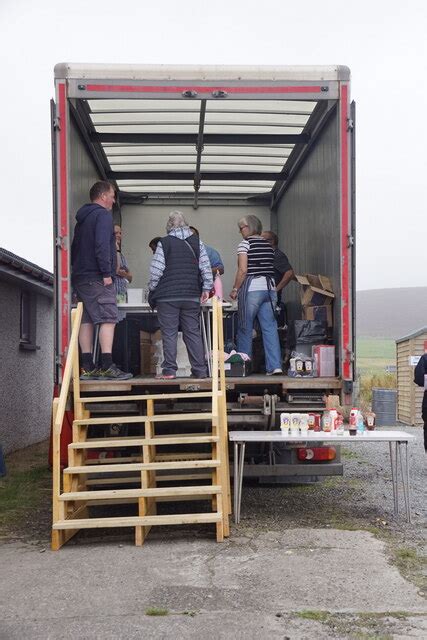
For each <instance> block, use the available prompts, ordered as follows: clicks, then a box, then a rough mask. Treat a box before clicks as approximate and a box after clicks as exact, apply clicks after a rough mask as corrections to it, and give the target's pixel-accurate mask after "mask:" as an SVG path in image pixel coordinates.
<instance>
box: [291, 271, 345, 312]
mask: <svg viewBox="0 0 427 640" xmlns="http://www.w3.org/2000/svg"><path fill="white" fill-rule="evenodd" d="M295 277H296V279H297V281H298V282H299V283H300V285H301V287H302V289H301V304H302V306H303V307H308V306H311V307H312V306H323V305H328V304H332V301H333V299H334V297H335V296H334V294H333V291H332V283H331V281H330V280H329V278H328V277H327V276H321V275H317V276H315V275H313V274H311V273H306V274H304V275H300V276H295Z"/></svg>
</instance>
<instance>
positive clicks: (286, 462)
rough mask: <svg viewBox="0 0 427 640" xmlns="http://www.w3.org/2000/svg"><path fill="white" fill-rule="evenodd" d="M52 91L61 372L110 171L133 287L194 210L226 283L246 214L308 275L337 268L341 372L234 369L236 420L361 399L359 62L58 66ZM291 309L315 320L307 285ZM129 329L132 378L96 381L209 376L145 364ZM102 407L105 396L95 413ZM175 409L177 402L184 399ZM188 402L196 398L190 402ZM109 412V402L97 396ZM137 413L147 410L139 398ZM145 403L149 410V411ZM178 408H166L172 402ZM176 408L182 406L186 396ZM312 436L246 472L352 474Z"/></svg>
mask: <svg viewBox="0 0 427 640" xmlns="http://www.w3.org/2000/svg"><path fill="white" fill-rule="evenodd" d="M54 75H55V92H56V93H55V100H52V103H51V116H52V148H53V202H54V207H53V209H54V243H55V269H54V271H55V315H56V320H55V382H56V384H57V385H60V383H61V379H62V373H63V367H64V363H65V359H66V355H67V347H68V342H69V337H70V314H71V308H72V287H71V282H70V246H71V241H72V237H73V229H74V225H75V214H76V211H77V210H78V209H79V207H81V206H82V205H83V204H85V203H86V202H87V201H88V197H89V196H88V194H89V189H90V187H91V186H92V184H93V183H94V182H96V181H97V180H109V181H111V182H112V183H113V184H114V186H115V188H116V192H117V205H118V206H117V208H116V209H115V210H114V212H113V215H114V222H117V223H119V224H121V226H122V229H123V237H124V252H125V254H126V258H127V260H128V262H129V265H130V268H131V271H132V273H133V282H132V287H136V288H139V289H143V288H144V287H145V286H146V283H147V281H148V276H149V264H150V261H151V251H150V250H149V248H148V243H149V241H150V240H151V239H152V238H153V237H155V236H162V235H164V233H165V232H164V228H165V223H166V219H167V216H168V214H169V212H170V211H172V210H174V209H179V210H180V211H182V212H183V213H184V215H185V217H186V219H187V220H188V222H189V223H190V224H191V225H193V226H194V227H196V228H197V229H198V230H199V232H200V237H201V238H202V239H203V240H204V241H205V242H206V243H207V244H209V245H211V246H213V247H214V248H215V249H217V251H219V253H220V255H221V257H222V259H223V262H224V267H225V272H224V275H223V288H224V292H228V291H230V290H231V288H232V284H233V279H234V274H235V271H236V262H237V257H236V249H237V245H238V243H239V241H240V238H239V235H238V228H237V222H238V220H239V219H240V218H242V217H243V216H245V215H248V214H253V215H256V216H257V217H258V218H259V219H260V220H261V221H262V224H263V228H264V229H271V230H273V231H274V232H275V233H276V234H277V236H278V239H279V248H281V249H282V250H283V251H285V253H286V254H287V256H288V257H289V260H290V263H291V265H292V266H293V269H294V271H295V273H297V274H322V275H324V276H327V278H329V280H330V282H331V284H332V290H333V294H334V303H333V307H332V322H331V324H332V329H331V334H330V336H329V339H330V340H329V341H330V344H333V345H334V346H335V356H336V363H335V375H333V376H329V377H290V376H288V375H286V372H284V375H283V376H274V377H268V376H266V375H263V374H262V373H253V374H250V375H246V376H244V377H240V376H235V377H233V376H230V377H228V378H227V410H228V423H229V428H230V429H233V428H238V429H242V428H257V429H260V428H265V429H273V428H277V425H278V421H279V414H280V413H281V412H284V411H289V412H298V411H305V412H308V411H320V412H321V411H322V409H324V408H325V397H326V396H328V395H334V396H339V398H340V403H341V404H342V405H350V404H352V393H353V381H354V335H355V326H354V323H355V105H354V102H352V101H351V97H350V71H349V69H348V68H347V67H345V66H196V65H194V66H193V65H188V66H181V65H131V64H130V65H122V64H111V65H109V64H69V63H61V64H57V65H56V66H55V72H54ZM283 299H284V303H285V308H286V322H287V325H288V326H290V325H291V324H292V322H293V321H294V320H298V319H301V317H302V307H301V299H300V285H299V284H298V283H297V282H292V283H290V284H289V285H288V286H287V288H286V289H285V291H284V296H283ZM126 322H127V328H126V331H125V334H126V339H125V341H123V331H122V332H120V331H118V332H117V336H116V344H115V346H114V349H115V353H119V357H120V352H121V351H125V352H126V353H123V360H122V361H121V364H122V363H123V362H124V361H125V362H126V364H127V365H128V368H130V369H131V371H132V373H134V378H133V379H131V380H127V381H110V382H107V381H103V382H97V381H85V382H82V383H81V389H82V393H84V394H88V395H94V394H96V393H99V392H103V393H105V392H106V391H111V392H115V393H126V394H129V393H131V394H132V393H135V394H136V393H141V392H142V393H145V392H148V391H150V392H151V391H155V392H162V391H167V389H170V388H171V387H175V388H179V389H181V390H183V391H191V390H198V389H204V388H208V387H209V384H210V383H209V380H199V381H198V380H190V379H188V378H177V379H176V380H173V381H169V380H164V381H159V380H156V379H155V377H154V376H153V375H145V376H143V375H140V370H139V353H140V351H139V350H140V345H139V329H140V324H139V320H138V317H137V316H135V317H134V318H129V322H128V321H126ZM95 409H96V407H95V405H94V406H93V410H94V411H95ZM169 409H171V408H170V407H169ZM181 409H182V410H183V411H185V410H187V409H188V410H194V407H187V405H186V404H185V403H182V406H181ZM98 410H99V411H100V412H101V413H102V406H100V407H98ZM129 410H130V411H132V410H134V409H133V408H129ZM135 410H136V409H135ZM167 410H168V407H167V406H165V411H167ZM171 410H172V409H171ZM317 455H318V454H317V452H316V453H315V454H313V452H311V453H310V455H307V453H304V447H300V448H298V447H291V448H289V449H286V450H284V449H281V450H277V449H276V450H274V451H273V450H271V449H270V450H268V451H267V450H257V451H254V452H252V453H251V452H250V455H249V458H250V460H251V461H252V462H253V464H251V465H248V466H247V470H246V469H245V474H246V475H253V476H255V477H259V478H261V477H263V478H264V479H268V480H270V481H271V480H273V481H277V479H278V478H292V477H295V476H296V477H302V476H305V477H306V478H311V477H316V478H317V477H319V476H321V475H326V474H337V473H342V466H341V464H340V459H339V449H338V450H336V452H335V454H334V459H329V460H328V456H327V455H326V456H325V455H323V454H322V452H320V453H319V457H318V458H317V457H316V456H317Z"/></svg>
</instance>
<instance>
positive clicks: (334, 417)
mask: <svg viewBox="0 0 427 640" xmlns="http://www.w3.org/2000/svg"><path fill="white" fill-rule="evenodd" d="M329 415H330V416H331V432H332V433H333V432H334V431H335V429H336V428H337V427H336V422H337V418H338V411H337V410H336V409H329Z"/></svg>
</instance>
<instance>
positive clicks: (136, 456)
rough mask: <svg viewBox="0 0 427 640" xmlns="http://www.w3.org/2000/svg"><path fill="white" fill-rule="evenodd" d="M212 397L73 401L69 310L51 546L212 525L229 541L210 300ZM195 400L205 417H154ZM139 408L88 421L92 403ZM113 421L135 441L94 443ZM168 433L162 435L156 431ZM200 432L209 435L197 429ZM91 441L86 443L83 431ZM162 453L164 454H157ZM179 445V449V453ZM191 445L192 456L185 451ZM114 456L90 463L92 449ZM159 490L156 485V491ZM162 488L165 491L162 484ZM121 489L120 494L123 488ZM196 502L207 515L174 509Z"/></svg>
mask: <svg viewBox="0 0 427 640" xmlns="http://www.w3.org/2000/svg"><path fill="white" fill-rule="evenodd" d="M212 306H213V314H212V325H213V326H212V343H213V344H212V372H213V373H212V391H203V392H197V391H195V392H191V393H180V392H177V393H164V394H152V395H146V394H144V395H128V396H106V397H100V396H98V397H96V396H91V397H82V396H81V395H80V381H79V361H78V333H79V329H80V323H81V316H82V310H83V308H82V304H81V303H80V304H79V305H78V307H77V309H75V310H73V312H72V334H71V339H70V344H69V351H68V356H67V361H66V364H65V369H64V375H63V382H62V386H61V393H60V396H59V398H55V400H54V402H53V524H52V548H53V549H54V550H57V549H59V548H60V547H61V546H62V545H63V544H65V542H67V540H69V539H70V538H71V537H72V536H73V535H75V534H76V533H77V532H78V531H79V530H80V529H93V528H96V529H98V528H111V527H132V528H134V529H135V544H136V545H139V546H140V545H142V544H143V542H144V540H145V538H146V537H147V535H148V532H149V530H150V528H151V527H152V526H155V525H175V524H185V525H190V524H197V525H199V524H201V523H205V524H211V523H212V524H215V528H216V539H217V541H218V542H221V541H222V540H223V539H224V537H226V536H228V535H229V514H230V512H231V499H230V471H229V465H228V433H227V408H226V395H225V373H224V363H223V359H222V358H220V357H219V352H220V351H221V352H223V351H224V338H223V322H222V304H221V302H219V301H218V300H217V299H216V298H214V299H213V303H212ZM71 383H72V385H73V402H74V416H75V420H74V422H73V441H72V443H71V444H70V445H69V446H68V466H67V467H66V468H64V469H61V466H60V464H61V463H60V437H61V427H62V422H63V419H64V412H65V407H66V403H67V399H68V396H69V393H70V386H71ZM180 400H186V401H187V400H194V401H198V400H202V401H204V402H205V403H206V408H207V409H208V410H207V411H201V412H199V413H185V412H177V413H173V414H170V413H166V414H165V413H163V414H162V413H156V408H157V407H156V405H157V406H158V405H159V404H160V403H163V404H164V403H165V401H175V403H178V406H179V401H180ZM100 402H102V403H112V404H111V406H112V407H113V405H114V404H115V403H116V404H117V403H118V402H121V403H123V402H132V403H139V406H140V407H142V409H140V413H141V415H132V416H129V415H127V416H118V415H117V410H116V411H112V412H111V416H110V417H109V416H108V415H107V416H104V415H103V416H102V417H91V410H90V409H91V404H93V403H100ZM112 423H120V424H122V425H132V429H134V430H137V431H138V432H139V433H138V434H137V435H131V436H117V437H110V438H104V437H98V434H96V437H93V433H94V432H95V433H96V431H97V430H98V429H99V430H103V427H104V426H105V425H108V424H112ZM165 423H167V428H168V429H169V430H170V429H172V430H173V433H167V434H164V433H161V430H162V429H161V427H162V425H163V426H165ZM201 427H202V428H204V429H208V431H206V430H204V431H201ZM89 430H90V436H91V437H88V431H89ZM165 447H166V448H167V452H165V450H164V448H165ZM183 447H184V450H183ZM189 447H190V448H191V447H193V448H194V450H193V449H192V450H191V452H188V451H187V449H188V448H189ZM118 448H119V449H124V450H125V451H126V452H127V451H128V450H129V449H130V450H131V452H132V453H131V455H129V454H128V453H126V454H125V455H121V457H106V458H103V459H96V460H94V459H91V458H90V457H88V455H90V452H91V450H92V451H93V450H94V449H95V450H102V451H105V452H109V454H110V455H112V454H114V451H117V449H118ZM159 484H160V485H161V486H159ZM165 485H167V486H165ZM123 487H124V488H123ZM189 501H191V503H193V502H194V503H196V504H198V503H200V502H201V501H202V502H204V503H205V505H207V506H208V509H206V507H205V510H199V511H198V510H197V509H196V508H194V509H192V513H188V512H187V511H188V509H187V510H184V509H182V508H181V509H180V508H179V505H180V504H181V505H182V504H183V503H184V502H185V503H188V502H189ZM164 502H174V503H176V504H175V506H174V509H173V511H174V512H173V513H170V514H160V515H159V514H158V513H157V506H158V504H159V503H164ZM125 504H131V505H132V504H134V507H132V508H133V509H134V510H135V511H136V515H130V516H114V517H94V516H93V515H92V511H93V510H94V509H93V507H96V506H98V507H99V506H105V505H125Z"/></svg>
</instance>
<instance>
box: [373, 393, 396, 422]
mask: <svg viewBox="0 0 427 640" xmlns="http://www.w3.org/2000/svg"><path fill="white" fill-rule="evenodd" d="M396 400H397V389H378V388H373V389H372V411H373V412H374V413H375V414H376V424H377V426H378V427H390V426H394V425H395V424H396Z"/></svg>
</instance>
